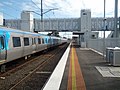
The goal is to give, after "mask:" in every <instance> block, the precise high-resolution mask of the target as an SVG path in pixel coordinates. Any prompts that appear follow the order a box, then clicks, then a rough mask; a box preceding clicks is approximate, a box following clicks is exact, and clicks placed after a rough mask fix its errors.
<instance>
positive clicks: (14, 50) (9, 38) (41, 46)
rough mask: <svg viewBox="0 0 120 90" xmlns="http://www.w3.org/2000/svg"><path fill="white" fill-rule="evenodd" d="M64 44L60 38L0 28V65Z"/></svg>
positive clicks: (64, 40)
mask: <svg viewBox="0 0 120 90" xmlns="http://www.w3.org/2000/svg"><path fill="white" fill-rule="evenodd" d="M65 42H67V40H66V39H63V38H60V37H54V36H47V35H43V34H38V33H31V32H24V31H20V30H15V29H10V28H3V27H0V65H1V64H4V63H7V62H10V61H12V60H15V59H18V58H21V57H26V56H28V55H31V54H34V53H36V52H39V51H42V50H45V49H47V48H51V47H54V46H57V45H60V44H62V43H65Z"/></svg>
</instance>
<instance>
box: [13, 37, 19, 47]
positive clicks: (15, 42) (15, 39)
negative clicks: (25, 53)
mask: <svg viewBox="0 0 120 90" xmlns="http://www.w3.org/2000/svg"><path fill="white" fill-rule="evenodd" d="M12 39H13V47H20V46H21V41H20V37H12Z"/></svg>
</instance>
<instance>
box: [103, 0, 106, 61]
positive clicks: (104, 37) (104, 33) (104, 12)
mask: <svg viewBox="0 0 120 90" xmlns="http://www.w3.org/2000/svg"><path fill="white" fill-rule="evenodd" d="M105 4H106V0H104V20H103V22H104V37H103V59H105V57H104V56H105V47H106V45H105V30H106V17H105Z"/></svg>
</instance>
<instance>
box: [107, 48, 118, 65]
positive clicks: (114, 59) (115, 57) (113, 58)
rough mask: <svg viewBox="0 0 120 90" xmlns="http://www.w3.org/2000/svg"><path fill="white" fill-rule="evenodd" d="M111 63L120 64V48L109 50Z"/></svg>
mask: <svg viewBox="0 0 120 90" xmlns="http://www.w3.org/2000/svg"><path fill="white" fill-rule="evenodd" d="M109 60H110V64H111V65H113V66H120V48H118V47H117V48H114V49H111V50H110V52H109Z"/></svg>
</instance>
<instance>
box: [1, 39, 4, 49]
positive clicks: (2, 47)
mask: <svg viewBox="0 0 120 90" xmlns="http://www.w3.org/2000/svg"><path fill="white" fill-rule="evenodd" d="M0 49H4V38H3V37H0Z"/></svg>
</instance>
